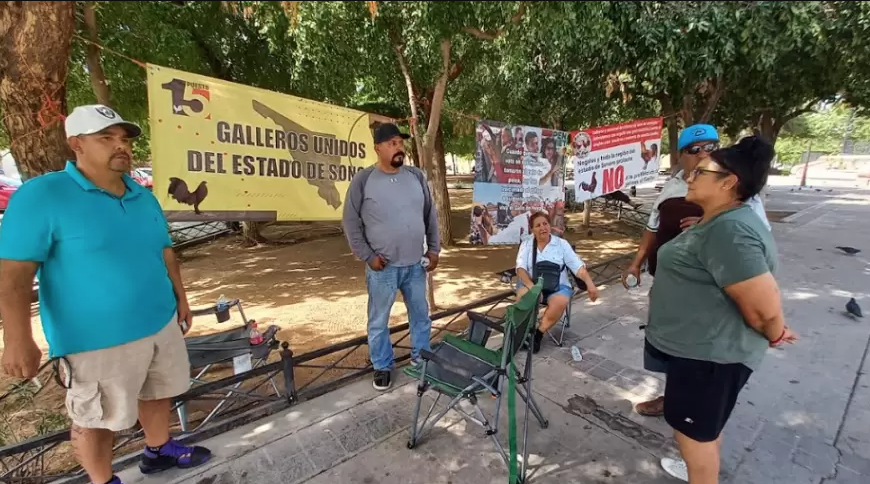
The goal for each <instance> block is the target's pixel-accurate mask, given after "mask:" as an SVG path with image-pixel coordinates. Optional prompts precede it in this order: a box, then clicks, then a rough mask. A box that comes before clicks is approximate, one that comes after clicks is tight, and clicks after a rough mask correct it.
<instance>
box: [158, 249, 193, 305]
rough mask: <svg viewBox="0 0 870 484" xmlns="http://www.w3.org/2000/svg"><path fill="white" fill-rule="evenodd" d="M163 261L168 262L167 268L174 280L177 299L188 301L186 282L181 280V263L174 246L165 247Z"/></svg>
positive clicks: (173, 286) (173, 287) (173, 284)
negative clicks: (185, 288)
mask: <svg viewBox="0 0 870 484" xmlns="http://www.w3.org/2000/svg"><path fill="white" fill-rule="evenodd" d="M163 261H164V262H165V263H166V270H167V271H168V272H169V279H170V280H171V281H172V290H173V291H174V292H175V299H177V300H178V301H187V291H185V290H184V282H182V280H181V264H179V263H178V258H177V257H175V251H174V250H173V249H172V247H166V248H164V249H163Z"/></svg>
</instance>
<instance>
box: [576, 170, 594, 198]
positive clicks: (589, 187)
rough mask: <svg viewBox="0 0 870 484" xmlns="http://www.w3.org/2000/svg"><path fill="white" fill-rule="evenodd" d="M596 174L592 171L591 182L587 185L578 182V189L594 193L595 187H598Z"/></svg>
mask: <svg viewBox="0 0 870 484" xmlns="http://www.w3.org/2000/svg"><path fill="white" fill-rule="evenodd" d="M596 173H597V172H594V171H593V172H592V180H591V181H590V182H589V183H586V182H580V189H581V190H583V191H585V192H589V193H595V187H597V186H598V180H596V179H595V174H596Z"/></svg>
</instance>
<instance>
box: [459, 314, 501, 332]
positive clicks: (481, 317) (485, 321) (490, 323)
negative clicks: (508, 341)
mask: <svg viewBox="0 0 870 484" xmlns="http://www.w3.org/2000/svg"><path fill="white" fill-rule="evenodd" d="M467 314H468V319H469V320H471V322H472V323H480V324H482V325H484V326H486V327H487V328H489V329H492V330H495V331H498V332H499V333H504V322H503V321H501V320H493V319H491V318H490V317H489V316H487V315H485V314H483V313H478V312H475V311H468V313H467Z"/></svg>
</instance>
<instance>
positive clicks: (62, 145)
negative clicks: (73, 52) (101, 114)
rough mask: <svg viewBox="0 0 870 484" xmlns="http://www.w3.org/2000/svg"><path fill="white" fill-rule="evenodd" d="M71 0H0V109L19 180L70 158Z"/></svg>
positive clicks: (71, 156) (73, 24) (57, 168)
mask: <svg viewBox="0 0 870 484" xmlns="http://www.w3.org/2000/svg"><path fill="white" fill-rule="evenodd" d="M74 29H75V2H44V1H43V2H37V1H32V2H2V3H0V112H2V113H3V126H4V127H5V128H6V132H7V133H8V134H9V139H10V145H11V146H10V149H11V151H12V156H13V157H14V158H15V162H16V163H17V165H18V171H19V172H20V173H21V177H22V179H25V180H26V179H28V178H32V177H34V176H37V175H41V174H43V173H45V172H49V171H57V170H61V169H63V167H64V164H65V163H66V160H69V159H72V158H73V153H72V150H70V148H69V146H68V145H67V143H66V134H65V132H64V124H63V119H64V116H65V115H66V112H67V107H66V76H67V68H68V65H69V54H70V43H71V41H72V34H73V30H74Z"/></svg>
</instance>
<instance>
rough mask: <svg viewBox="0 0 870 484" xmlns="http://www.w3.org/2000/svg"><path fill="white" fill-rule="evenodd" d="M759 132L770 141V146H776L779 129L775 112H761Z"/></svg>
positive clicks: (766, 110)
mask: <svg viewBox="0 0 870 484" xmlns="http://www.w3.org/2000/svg"><path fill="white" fill-rule="evenodd" d="M780 129H781V128H780ZM758 131H759V133H760V134H761V136H762V137H764V138H766V139H767V140H768V141H770V144H773V145H776V138H777V137H778V136H779V129H777V122H776V119H775V118H774V114H773V111H771V110H768V109H765V110H764V111H762V112H761V116H760V117H759V118H758Z"/></svg>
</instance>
